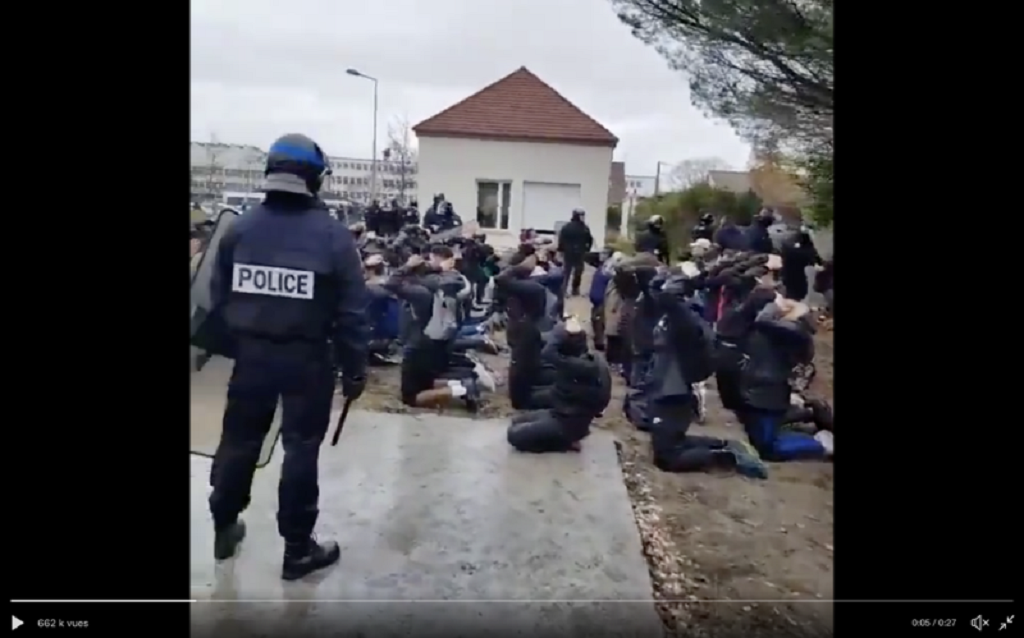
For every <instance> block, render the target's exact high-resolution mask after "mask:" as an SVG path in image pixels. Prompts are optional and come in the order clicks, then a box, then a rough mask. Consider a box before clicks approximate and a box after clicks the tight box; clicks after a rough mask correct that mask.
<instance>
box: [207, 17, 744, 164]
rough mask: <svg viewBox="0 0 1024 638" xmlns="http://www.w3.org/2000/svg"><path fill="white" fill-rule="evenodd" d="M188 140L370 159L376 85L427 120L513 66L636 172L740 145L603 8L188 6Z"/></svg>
mask: <svg viewBox="0 0 1024 638" xmlns="http://www.w3.org/2000/svg"><path fill="white" fill-rule="evenodd" d="M191 2H192V139H193V140H197V141H209V140H210V138H211V136H213V137H215V138H216V139H217V140H218V141H220V142H230V143H239V144H254V145H257V146H261V147H264V148H265V147H266V146H268V145H269V144H270V142H272V141H273V139H274V138H275V137H276V136H278V135H281V134H283V133H291V132H297V133H305V134H307V135H309V136H311V137H312V138H313V139H315V140H317V142H319V143H320V145H321V146H322V147H323V148H324V150H325V151H326V152H327V153H328V154H330V155H339V156H349V157H368V156H369V155H370V149H371V141H372V128H373V127H372V117H373V87H372V84H371V83H370V82H369V81H367V80H362V79H359V78H354V77H351V76H349V75H346V74H345V69H346V68H349V67H354V68H356V69H358V70H360V71H362V72H363V73H366V74H367V75H372V76H374V77H376V78H378V79H379V81H380V84H379V86H380V110H379V125H378V135H379V137H380V140H381V142H380V144H381V145H382V144H383V140H384V139H385V137H386V135H387V128H388V125H389V123H390V122H395V121H401V120H402V119H403V118H405V119H406V120H407V121H409V122H410V123H411V124H416V123H417V122H419V121H421V120H423V119H426V118H427V117H430V116H431V115H433V114H435V113H437V112H438V111H441V110H443V109H445V108H447V107H449V106H451V105H452V104H454V103H455V102H457V101H459V100H461V99H463V98H465V97H467V96H468V95H470V94H472V93H474V92H475V91H477V90H479V89H481V88H483V87H484V86H486V85H487V84H489V83H491V82H493V81H495V80H497V79H498V78H501V77H502V76H505V75H507V74H509V73H511V72H512V71H514V70H516V69H517V68H519V67H520V66H526V67H527V68H529V69H530V70H531V71H533V72H534V73H535V74H536V75H537V76H539V77H540V78H541V79H542V80H544V81H545V82H547V83H548V84H550V85H552V86H553V87H554V88H555V89H557V90H558V91H560V92H561V93H562V94H563V95H564V96H565V97H567V98H568V99H569V100H570V101H572V102H573V103H574V104H576V105H577V106H578V107H580V108H581V109H583V111H585V112H586V113H588V114H589V115H591V116H592V117H594V118H595V119H597V120H598V121H599V122H601V123H602V124H604V125H605V126H606V127H608V128H609V129H610V130H611V131H612V132H613V133H615V134H616V135H617V136H618V137H619V139H620V142H619V146H618V148H617V149H616V151H615V158H616V159H618V160H624V161H625V162H626V171H627V173H629V174H632V175H652V174H654V171H655V165H656V163H657V162H658V161H665V162H671V163H675V162H678V161H680V160H684V159H688V158H707V157H718V158H721V159H723V160H725V161H726V162H727V163H728V164H730V165H732V166H733V167H735V168H743V167H744V166H745V165H746V162H747V159H748V153H749V148H748V147H747V146H746V144H744V143H743V142H741V141H740V140H739V139H737V138H736V136H735V135H734V134H733V133H732V131H731V130H730V128H729V127H728V126H727V125H725V124H723V123H718V122H715V121H712V120H709V119H707V118H705V117H704V116H703V115H702V114H701V113H700V112H699V111H698V110H697V109H696V108H694V107H693V106H692V105H691V104H690V99H689V91H688V90H687V87H686V78H685V77H683V76H682V75H680V74H678V73H676V72H673V71H670V70H669V69H668V67H667V65H666V64H665V62H664V61H663V60H662V59H661V57H659V56H658V54H657V53H655V51H654V50H653V49H650V48H648V47H646V46H644V45H643V44H642V43H641V42H639V41H638V40H636V39H634V38H633V37H632V36H631V35H630V33H629V30H628V29H627V28H626V27H625V26H624V25H622V24H621V23H620V22H619V21H618V19H617V18H616V17H615V15H614V13H613V11H612V9H611V6H610V4H609V3H608V2H607V0H516V1H515V2H512V1H509V0H501V1H499V0H475V1H473V2H467V1H466V0H430V1H428V2H424V1H422V0H374V1H366V0H362V1H357V0H287V1H286V2H283V3H282V2H281V0H191Z"/></svg>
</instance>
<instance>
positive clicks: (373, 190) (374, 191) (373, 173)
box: [345, 69, 377, 201]
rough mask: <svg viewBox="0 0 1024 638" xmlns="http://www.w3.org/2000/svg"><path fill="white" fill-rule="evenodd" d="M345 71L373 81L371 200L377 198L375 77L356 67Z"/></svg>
mask: <svg viewBox="0 0 1024 638" xmlns="http://www.w3.org/2000/svg"><path fill="white" fill-rule="evenodd" d="M345 73H348V74H349V75H351V76H354V77H357V78H363V79H364V80H369V81H371V82H373V154H372V155H371V157H372V159H371V163H370V200H371V201H372V200H374V199H377V78H374V77H370V76H369V75H366V74H365V73H360V72H359V71H357V70H356V69H346V70H345Z"/></svg>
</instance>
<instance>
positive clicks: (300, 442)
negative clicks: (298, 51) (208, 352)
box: [210, 135, 369, 580]
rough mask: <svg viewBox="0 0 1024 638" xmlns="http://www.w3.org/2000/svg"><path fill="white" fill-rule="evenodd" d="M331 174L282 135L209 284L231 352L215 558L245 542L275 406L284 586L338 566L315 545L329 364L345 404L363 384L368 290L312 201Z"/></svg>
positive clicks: (310, 149) (310, 150) (334, 224)
mask: <svg viewBox="0 0 1024 638" xmlns="http://www.w3.org/2000/svg"><path fill="white" fill-rule="evenodd" d="M318 171H319V178H318V177H317V172H318ZM327 171H328V169H327V167H326V162H325V161H324V159H323V154H322V151H320V150H319V147H317V146H316V145H315V144H314V143H313V142H312V141H311V140H309V139H308V138H305V137H304V136H293V135H289V136H285V137H284V138H282V139H281V140H279V141H278V142H277V143H275V144H274V146H272V147H271V149H270V153H269V158H268V165H267V184H266V190H267V197H266V200H265V201H264V202H263V203H262V204H260V205H258V206H256V207H255V208H253V209H252V210H251V211H249V212H248V213H246V214H245V215H243V216H241V217H240V218H239V219H238V221H237V222H236V223H235V224H233V225H232V227H231V228H230V229H229V230H228V232H227V233H225V235H224V238H223V240H222V241H221V243H220V247H219V252H218V255H217V257H218V259H217V264H216V268H215V273H214V277H213V282H212V284H211V292H212V296H213V305H214V307H215V308H217V309H218V312H219V314H220V316H221V317H222V319H223V322H224V324H225V326H226V328H227V331H228V334H229V335H230V337H231V339H232V341H233V342H234V343H233V345H234V348H233V349H234V353H235V367H234V371H233V373H232V375H231V381H230V383H229V385H228V394H227V406H226V408H225V411H224V429H223V433H222V435H221V441H220V445H219V446H218V449H217V453H216V457H215V460H214V468H215V469H214V472H213V476H212V477H211V483H212V485H213V488H214V489H213V494H212V495H211V496H210V511H211V513H212V514H213V520H214V526H215V528H216V531H217V538H216V540H215V546H214V552H215V556H216V557H217V558H218V559H223V558H227V557H230V556H231V555H233V554H234V552H235V549H236V546H237V544H238V542H240V540H241V537H242V536H244V526H242V524H241V522H239V521H238V516H239V514H240V513H241V512H242V511H243V510H244V509H245V508H246V506H247V505H248V503H249V492H250V488H251V486H252V479H253V473H254V471H255V469H256V463H257V460H258V457H259V453H260V448H261V447H262V445H263V441H264V439H265V437H266V436H267V434H268V432H269V430H270V427H271V422H272V421H273V419H274V413H275V410H276V408H277V404H278V399H280V400H281V403H282V407H283V410H282V421H281V439H282V444H283V447H284V462H283V465H282V467H281V483H280V489H279V503H278V517H277V520H278V530H279V532H280V534H281V536H283V537H284V539H285V559H284V569H283V572H282V576H283V578H285V579H289V580H291V579H295V578H299V577H301V576H304V575H306V574H308V573H309V572H311V571H313V570H316V569H319V568H322V567H326V566H327V565H330V564H332V563H334V562H336V561H337V559H338V555H339V550H338V546H337V544H336V543H328V544H324V545H320V544H317V543H316V542H315V541H313V540H312V533H313V527H314V525H315V524H316V520H317V515H318V513H319V510H318V509H317V502H318V497H319V486H318V480H317V478H318V477H317V474H318V472H317V463H318V457H319V452H320V445H321V443H322V442H323V439H324V436H325V435H326V433H327V430H328V427H329V422H330V413H331V403H332V399H333V395H334V383H335V374H334V366H335V364H337V365H338V366H340V368H341V371H342V385H343V389H344V390H345V392H346V395H347V396H351V397H354V396H358V395H359V394H361V392H362V389H363V387H364V386H365V376H364V375H365V365H366V358H367V348H368V341H369V327H368V325H367V321H366V314H365V313H366V303H367V294H366V286H365V283H364V282H363V279H362V276H361V273H362V267H361V264H360V259H359V255H358V252H357V251H356V247H355V243H354V241H353V239H352V235H351V234H350V232H349V230H348V229H347V228H345V226H344V225H343V224H341V223H339V222H338V221H337V220H335V219H333V218H332V217H331V216H330V214H329V213H328V212H327V211H326V210H325V209H324V208H323V207H322V206H321V205H320V204H319V203H318V202H317V201H316V199H315V197H314V195H315V193H316V191H317V190H319V185H320V181H322V177H323V175H326V174H327ZM304 191H305V192H304ZM329 344H333V351H334V352H333V354H334V360H333V361H332V356H331V355H332V352H331V348H330V347H329Z"/></svg>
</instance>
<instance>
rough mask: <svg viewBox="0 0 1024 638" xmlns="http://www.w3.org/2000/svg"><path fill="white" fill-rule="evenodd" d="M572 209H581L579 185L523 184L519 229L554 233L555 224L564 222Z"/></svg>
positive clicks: (569, 216)
mask: <svg viewBox="0 0 1024 638" xmlns="http://www.w3.org/2000/svg"><path fill="white" fill-rule="evenodd" d="M574 208H582V199H581V193H580V185H579V184H549V183H546V182H525V183H524V184H523V219H522V225H521V226H520V228H532V229H534V230H540V231H548V232H554V230H555V224H556V223H557V222H566V221H569V219H570V218H571V217H572V211H573V209H574Z"/></svg>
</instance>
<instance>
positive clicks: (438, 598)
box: [192, 411, 662, 638]
mask: <svg viewBox="0 0 1024 638" xmlns="http://www.w3.org/2000/svg"><path fill="white" fill-rule="evenodd" d="M505 427H506V424H505V423H504V422H501V421H475V420H469V419H458V418H451V417H415V416H407V415H393V414H382V413H369V412H357V411H354V412H353V413H352V414H351V415H350V417H349V422H348V424H347V425H346V428H345V432H344V434H343V435H342V439H341V443H340V444H339V445H338V447H336V448H331V447H329V445H326V446H325V448H324V450H323V451H322V453H321V457H320V459H321V460H320V475H321V491H320V507H321V512H320V521H319V524H318V526H317V532H318V534H319V535H320V536H321V537H323V538H333V539H337V540H338V541H339V542H340V543H341V547H342V559H341V563H340V565H338V566H336V567H334V568H331V569H330V570H327V571H326V572H324V573H323V574H322V575H320V576H319V577H310V579H308V582H299V583H284V582H283V581H281V580H280V577H279V575H280V569H281V565H280V561H281V552H282V542H281V540H280V538H279V537H278V535H277V527H276V521H275V509H276V500H277V489H276V488H277V479H278V475H279V472H278V468H279V466H280V462H281V456H282V452H281V450H280V449H278V450H277V451H276V452H275V453H274V455H273V458H272V459H271V462H270V465H269V466H268V467H267V468H266V469H262V470H259V471H258V472H257V475H256V480H255V482H254V484H253V491H252V505H251V506H250V508H249V510H248V511H247V512H246V513H245V514H244V518H245V520H246V522H247V524H248V529H249V535H248V537H247V539H246V541H245V543H244V545H243V547H242V551H241V553H240V555H239V556H238V557H237V558H236V559H233V560H231V561H226V562H225V563H222V564H220V565H217V564H215V562H214V560H213V556H212V543H213V539H212V526H211V522H210V517H209V513H208V511H207V505H206V499H207V495H208V493H209V488H208V487H207V482H208V475H209V466H210V460H209V459H206V458H202V457H198V456H193V457H192V588H193V589H192V592H193V597H194V598H196V599H198V600H199V602H198V603H197V604H195V605H193V621H194V622H193V624H194V627H195V629H194V631H195V632H197V634H194V635H213V634H215V633H217V634H219V633H221V632H223V631H225V630H231V631H232V632H237V633H240V634H241V635H243V636H244V635H270V633H276V632H278V631H289V632H296V633H313V634H316V633H318V632H320V631H323V632H325V633H327V632H329V633H330V634H331V635H350V636H357V635H358V636H363V637H364V638H374V637H376V636H396V637H397V636H399V635H403V636H404V635H413V634H416V635H419V634H426V635H437V636H439V637H440V636H442V635H443V636H445V637H446V638H451V637H453V636H467V637H468V636H470V635H472V636H474V638H479V637H480V636H487V635H488V633H489V632H493V631H495V630H497V629H501V630H502V633H512V634H516V633H521V634H523V635H524V636H525V635H527V634H528V635H530V636H536V635H539V634H540V633H542V632H543V633H549V632H548V630H554V631H555V632H558V633H560V634H566V635H574V636H580V637H581V638H582V637H583V636H613V635H614V636H636V637H638V638H639V637H644V638H648V637H649V638H655V637H660V636H661V633H662V629H661V624H660V621H659V620H658V617H657V615H656V613H655V611H654V607H653V604H652V603H651V602H649V601H650V598H651V583H650V580H649V576H648V572H647V563H646V561H645V560H644V558H643V556H642V552H641V545H640V538H639V535H638V533H637V530H636V526H635V523H634V520H633V515H632V511H631V508H630V504H629V499H628V496H627V493H626V488H625V486H624V484H623V482H622V475H621V472H620V469H619V464H618V460H617V458H616V453H615V448H614V445H613V442H612V439H611V437H610V436H609V435H607V434H606V433H604V432H596V433H595V434H594V435H593V436H591V437H590V438H589V439H588V440H587V441H586V442H585V445H584V451H583V452H582V453H581V454H556V455H524V454H519V453H516V452H514V451H513V450H511V448H510V447H509V446H508V444H507V443H506V442H505ZM602 601H603V602H602ZM612 601H616V602H612ZM621 601H634V602H621ZM506 630H511V631H506Z"/></svg>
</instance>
